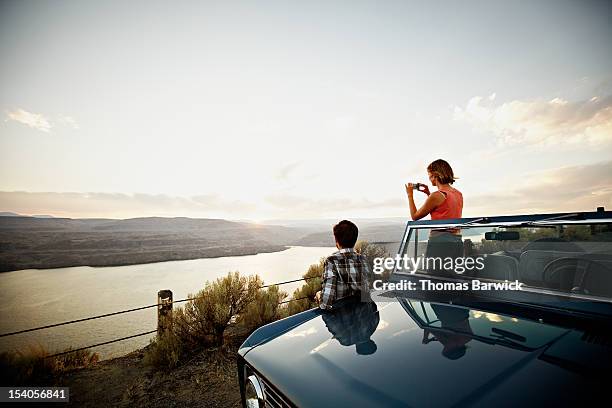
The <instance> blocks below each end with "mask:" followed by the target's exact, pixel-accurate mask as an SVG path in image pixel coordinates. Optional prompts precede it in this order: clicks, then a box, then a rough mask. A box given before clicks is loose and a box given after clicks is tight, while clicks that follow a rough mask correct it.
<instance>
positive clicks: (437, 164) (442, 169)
mask: <svg viewBox="0 0 612 408" xmlns="http://www.w3.org/2000/svg"><path fill="white" fill-rule="evenodd" d="M427 171H428V172H430V173H431V174H433V176H434V177H435V178H437V179H438V181H439V182H440V183H442V184H453V183H454V182H455V180H456V179H457V177H455V175H454V174H453V169H452V168H451V166H450V164H448V162H447V161H446V160H442V159H438V160H434V161H433V162H431V163H430V164H429V166H427Z"/></svg>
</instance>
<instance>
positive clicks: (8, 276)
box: [0, 247, 335, 358]
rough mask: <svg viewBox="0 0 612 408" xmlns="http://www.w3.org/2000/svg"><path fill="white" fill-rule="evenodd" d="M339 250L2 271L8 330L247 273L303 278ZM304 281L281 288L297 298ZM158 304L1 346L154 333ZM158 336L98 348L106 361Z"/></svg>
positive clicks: (0, 320)
mask: <svg viewBox="0 0 612 408" xmlns="http://www.w3.org/2000/svg"><path fill="white" fill-rule="evenodd" d="M334 250H335V248H328V247H291V248H289V249H287V250H285V251H281V252H273V253H265V254H257V255H247V256H231V257H223V258H206V259H194V260H186V261H169V262H159V263H151V264H140V265H127V266H111V267H95V268H92V267H88V266H79V267H72V268H57V269H24V270H20V271H14V272H6V273H1V274H0V291H1V296H2V302H0V333H7V332H12V331H17V330H22V329H28V328H31V327H38V326H44V325H48V324H53V323H58V322H63V321H67V320H73V319H80V318H83V317H88V316H94V315H100V314H105V313H110V312H115V311H119V310H124V309H130V308H135V307H140V306H145V305H150V304H155V303H156V302H157V292H158V291H159V290H161V289H170V290H172V292H173V295H174V299H175V300H176V299H183V298H186V297H188V295H189V294H190V293H196V292H197V291H198V290H200V289H201V288H202V287H203V286H204V283H205V282H206V281H207V280H214V279H216V278H218V277H220V276H224V275H227V273H228V272H230V271H236V270H237V271H240V273H241V274H242V275H250V274H256V273H257V274H259V276H260V277H262V279H263V280H264V282H265V283H275V282H279V281H285V280H291V279H297V278H300V277H301V276H302V274H304V272H306V270H307V269H308V266H309V265H311V264H313V263H317V262H318V261H319V259H320V258H321V257H324V256H327V255H329V254H331V253H332V252H333V251H334ZM299 286H301V283H294V284H288V285H283V286H281V289H283V290H285V291H286V292H287V293H289V294H290V295H291V293H292V292H293V290H294V289H295V288H297V287H299ZM156 327H157V311H156V309H155V308H150V309H145V310H142V311H137V312H133V313H127V314H123V315H118V316H111V317H106V318H102V319H96V320H92V321H88V322H82V323H76V324H70V325H66V326H60V327H55V328H51V329H45V330H40V331H36V332H31V333H24V334H20V335H15V336H10V337H4V338H0V351H5V350H10V349H20V350H23V349H24V348H27V346H28V345H35V344H40V345H43V346H45V347H46V348H47V350H49V351H52V352H55V351H62V350H64V349H65V348H67V347H71V346H72V347H73V348H76V347H83V346H87V345H90V344H95V343H101V342H104V341H108V340H112V339H115V338H120V337H125V336H129V335H132V334H136V333H141V332H145V331H149V330H154V329H155V328H156ZM153 336H154V334H151V335H148V336H142V337H137V338H134V339H130V340H125V341H122V342H117V343H113V344H109V345H105V346H101V347H98V348H96V349H95V351H96V352H98V353H99V354H100V356H101V357H102V358H111V357H116V356H120V355H123V354H126V353H128V352H130V351H133V350H135V349H137V348H140V347H143V346H145V345H146V344H148V343H149V340H150V339H151V338H152V337H153Z"/></svg>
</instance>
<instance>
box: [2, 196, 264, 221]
mask: <svg viewBox="0 0 612 408" xmlns="http://www.w3.org/2000/svg"><path fill="white" fill-rule="evenodd" d="M9 208H10V209H12V210H10V211H14V212H17V213H19V214H24V215H31V214H42V213H44V214H51V215H54V216H57V217H71V218H88V217H107V218H130V217H149V216H166V217H175V216H188V217H202V218H234V217H235V216H237V215H238V216H240V217H242V216H245V215H248V214H249V212H250V211H253V210H254V209H255V205H253V204H250V203H246V202H242V201H237V200H236V201H232V200H225V199H223V198H221V197H220V196H218V195H214V194H211V195H200V196H191V197H179V196H169V195H165V194H143V193H136V194H123V193H95V192H89V193H76V192H60V193H54V192H26V191H0V211H9V210H8V209H9Z"/></svg>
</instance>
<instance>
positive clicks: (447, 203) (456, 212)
mask: <svg viewBox="0 0 612 408" xmlns="http://www.w3.org/2000/svg"><path fill="white" fill-rule="evenodd" d="M438 191H440V192H441V193H442V194H444V196H445V197H446V200H444V201H443V202H442V204H440V205H439V206H437V207H436V208H434V209H433V211H432V212H431V219H432V220H443V219H447V218H461V213H462V211H463V195H462V194H461V191H459V190H457V189H456V188H452V187H442V188H440V189H438Z"/></svg>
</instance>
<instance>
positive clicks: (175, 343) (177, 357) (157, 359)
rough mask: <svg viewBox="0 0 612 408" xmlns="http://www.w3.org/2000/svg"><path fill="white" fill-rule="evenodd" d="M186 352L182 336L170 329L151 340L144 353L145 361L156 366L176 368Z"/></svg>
mask: <svg viewBox="0 0 612 408" xmlns="http://www.w3.org/2000/svg"><path fill="white" fill-rule="evenodd" d="M183 354H184V347H183V342H182V340H181V338H180V337H179V336H178V335H177V333H176V332H175V331H174V330H172V329H170V330H166V331H165V332H164V333H163V334H162V335H161V336H157V337H155V338H154V339H152V340H151V343H150V345H149V347H148V348H147V350H146V351H145V355H144V363H145V364H147V365H150V366H154V367H156V368H174V367H176V366H178V365H179V363H180V361H181V358H182V357H183Z"/></svg>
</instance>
